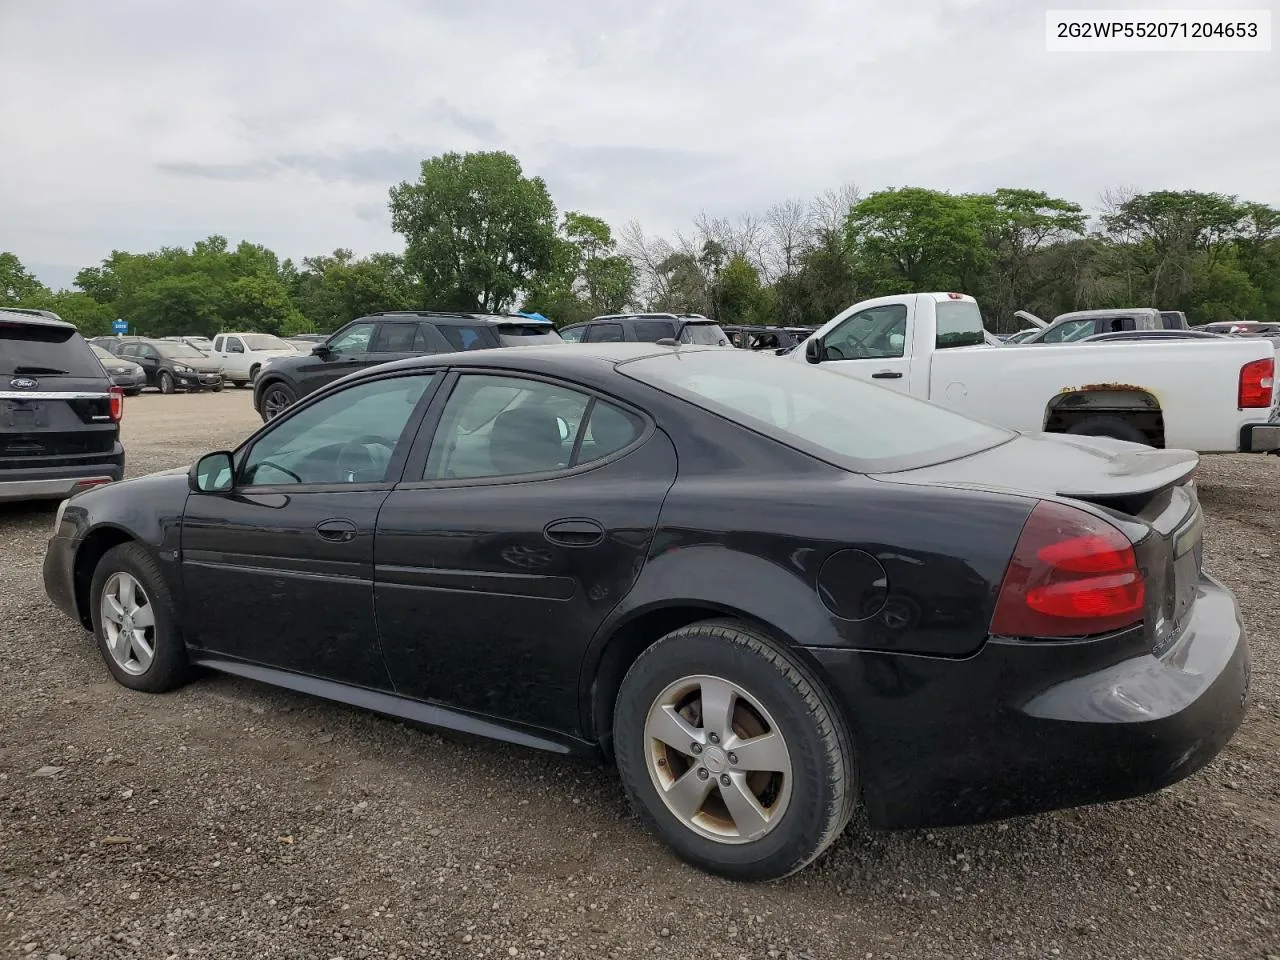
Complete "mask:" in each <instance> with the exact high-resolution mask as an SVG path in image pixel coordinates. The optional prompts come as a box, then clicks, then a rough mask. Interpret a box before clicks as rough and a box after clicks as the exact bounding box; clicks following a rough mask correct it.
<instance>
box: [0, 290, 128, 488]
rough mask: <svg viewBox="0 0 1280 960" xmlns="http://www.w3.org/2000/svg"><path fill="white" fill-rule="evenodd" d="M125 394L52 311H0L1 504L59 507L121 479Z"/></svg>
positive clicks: (73, 330)
mask: <svg viewBox="0 0 1280 960" xmlns="http://www.w3.org/2000/svg"><path fill="white" fill-rule="evenodd" d="M123 415H124V391H122V390H121V389H120V388H119V387H118V386H115V385H114V384H112V382H111V380H110V378H109V377H108V376H107V372H106V371H105V370H104V369H103V367H102V364H101V363H100V362H99V361H98V358H97V356H95V354H94V352H93V350H91V349H90V348H89V345H88V344H87V343H85V341H84V338H83V337H82V336H80V333H79V331H77V330H76V328H75V327H74V326H73V325H72V324H70V323H65V322H63V321H62V320H60V319H58V315H57V314H55V313H53V312H52V311H45V310H41V311H36V310H17V309H12V308H9V307H0V500H4V501H12V500H45V499H50V500H52V499H59V498H61V497H66V496H69V495H70V494H72V493H75V492H77V491H79V490H84V489H87V488H89V487H91V486H94V485H97V484H102V483H110V482H111V481H113V480H119V479H121V478H122V477H123V476H124V447H122V446H121V445H120V418H121V417H122V416H123Z"/></svg>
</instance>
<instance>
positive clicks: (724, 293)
mask: <svg viewBox="0 0 1280 960" xmlns="http://www.w3.org/2000/svg"><path fill="white" fill-rule="evenodd" d="M716 308H717V309H716V319H717V320H719V322H720V323H732V324H742V323H764V322H766V321H767V320H768V319H769V318H768V315H767V309H768V302H767V301H766V299H765V296H764V291H763V290H762V289H761V287H760V271H758V270H757V269H756V268H755V267H754V266H752V264H751V263H750V261H748V260H747V258H746V257H744V256H742V255H741V254H736V255H734V256H732V257H730V258H729V259H728V260H727V261H726V262H725V265H724V266H723V267H722V268H721V269H720V271H719V275H718V277H717V282H716Z"/></svg>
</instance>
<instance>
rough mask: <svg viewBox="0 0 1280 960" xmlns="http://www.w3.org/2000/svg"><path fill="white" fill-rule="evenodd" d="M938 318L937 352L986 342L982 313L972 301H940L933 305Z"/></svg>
mask: <svg viewBox="0 0 1280 960" xmlns="http://www.w3.org/2000/svg"><path fill="white" fill-rule="evenodd" d="M934 309H935V312H936V313H937V317H938V340H937V347H938V349H939V350H941V349H944V348H946V347H976V346H978V345H979V344H983V343H986V342H987V338H986V335H985V334H984V333H983V329H984V328H983V326H982V311H981V310H979V309H978V305H977V304H976V303H974V302H973V301H972V300H941V301H939V302H938V303H937V304H936V305H935V308H934Z"/></svg>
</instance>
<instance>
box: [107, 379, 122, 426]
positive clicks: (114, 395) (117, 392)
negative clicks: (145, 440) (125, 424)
mask: <svg viewBox="0 0 1280 960" xmlns="http://www.w3.org/2000/svg"><path fill="white" fill-rule="evenodd" d="M107 396H108V397H109V398H110V403H111V419H112V420H114V421H115V422H116V423H119V422H120V421H121V420H123V419H124V390H122V389H121V388H120V387H114V386H113V387H112V388H111V389H110V390H108V391H107Z"/></svg>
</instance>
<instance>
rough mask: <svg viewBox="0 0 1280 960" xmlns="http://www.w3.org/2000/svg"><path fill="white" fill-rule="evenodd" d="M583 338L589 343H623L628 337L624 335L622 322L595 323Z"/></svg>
mask: <svg viewBox="0 0 1280 960" xmlns="http://www.w3.org/2000/svg"><path fill="white" fill-rule="evenodd" d="M583 339H585V340H586V341H587V343H622V341H623V340H625V339H626V338H625V337H624V336H623V335H622V324H620V323H593V324H592V325H591V326H589V327H588V328H587V335H586V337H584V338H583Z"/></svg>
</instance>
